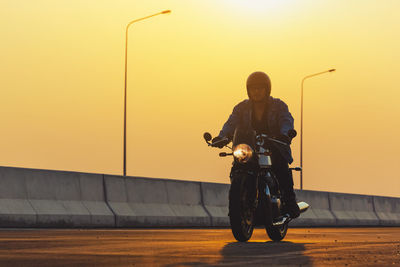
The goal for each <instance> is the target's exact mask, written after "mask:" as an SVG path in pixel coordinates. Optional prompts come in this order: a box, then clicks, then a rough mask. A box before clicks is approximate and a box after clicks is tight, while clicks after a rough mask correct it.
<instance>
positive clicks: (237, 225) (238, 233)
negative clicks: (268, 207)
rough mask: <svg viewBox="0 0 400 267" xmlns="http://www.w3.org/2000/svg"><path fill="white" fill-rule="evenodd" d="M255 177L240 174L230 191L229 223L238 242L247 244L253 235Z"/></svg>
mask: <svg viewBox="0 0 400 267" xmlns="http://www.w3.org/2000/svg"><path fill="white" fill-rule="evenodd" d="M253 180H254V177H251V176H250V175H247V174H238V175H236V176H235V177H232V183H231V188H230V190H229V221H230V224H231V229H232V233H233V236H234V237H235V239H236V240H237V241H240V242H246V241H247V240H249V239H250V237H251V235H252V234H253V229H254V225H253V221H254V214H255V206H256V204H255V200H256V197H257V196H256V194H257V193H256V192H255V191H256V187H255V186H254V181H253Z"/></svg>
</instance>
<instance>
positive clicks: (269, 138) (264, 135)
mask: <svg viewBox="0 0 400 267" xmlns="http://www.w3.org/2000/svg"><path fill="white" fill-rule="evenodd" d="M260 137H261V138H265V139H268V140H270V141H273V142H276V143H278V144H281V145H285V146H290V144H288V143H285V142H283V141H280V140H278V139H275V138H272V137H269V136H268V135H266V134H259V135H257V137H256V138H260Z"/></svg>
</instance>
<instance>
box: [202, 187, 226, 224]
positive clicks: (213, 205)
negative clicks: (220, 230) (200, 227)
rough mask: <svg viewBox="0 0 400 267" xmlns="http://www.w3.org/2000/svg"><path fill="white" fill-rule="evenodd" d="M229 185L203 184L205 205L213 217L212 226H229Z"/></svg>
mask: <svg viewBox="0 0 400 267" xmlns="http://www.w3.org/2000/svg"><path fill="white" fill-rule="evenodd" d="M229 187H230V185H229V184H216V183H201V193H202V199H203V205H204V207H205V209H206V210H207V212H208V214H209V215H210V216H211V226H229V225H230V224H229V217H228V212H229V209H228V197H229Z"/></svg>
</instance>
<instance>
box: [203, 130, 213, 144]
mask: <svg viewBox="0 0 400 267" xmlns="http://www.w3.org/2000/svg"><path fill="white" fill-rule="evenodd" d="M203 137H204V140H206V142H210V141H211V139H212V136H211V134H210V133H209V132H205V133H204V135H203Z"/></svg>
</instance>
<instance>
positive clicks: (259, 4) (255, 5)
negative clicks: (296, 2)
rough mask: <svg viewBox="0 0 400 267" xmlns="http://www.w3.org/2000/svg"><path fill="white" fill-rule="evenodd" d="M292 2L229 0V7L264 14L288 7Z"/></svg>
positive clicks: (285, 0)
mask: <svg viewBox="0 0 400 267" xmlns="http://www.w3.org/2000/svg"><path fill="white" fill-rule="evenodd" d="M290 2H293V1H292V0H228V1H226V4H227V5H231V6H233V7H236V8H238V9H240V11H242V12H251V13H263V12H267V11H268V10H272V11H274V12H275V11H277V9H282V8H285V7H287V6H288V5H289V4H290Z"/></svg>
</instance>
